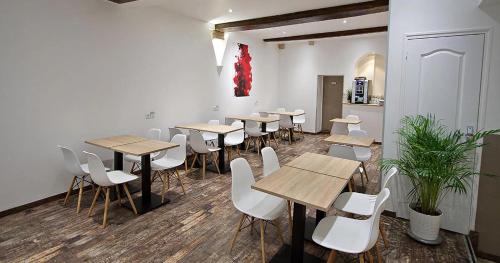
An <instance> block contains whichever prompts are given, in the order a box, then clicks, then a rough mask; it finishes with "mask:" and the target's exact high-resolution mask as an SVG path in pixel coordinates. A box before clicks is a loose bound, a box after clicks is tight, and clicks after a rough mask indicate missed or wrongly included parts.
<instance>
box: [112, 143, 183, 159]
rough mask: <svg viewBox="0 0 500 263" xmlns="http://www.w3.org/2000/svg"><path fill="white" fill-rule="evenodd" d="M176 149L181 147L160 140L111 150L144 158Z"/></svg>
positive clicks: (125, 145) (116, 147) (120, 146)
mask: <svg viewBox="0 0 500 263" xmlns="http://www.w3.org/2000/svg"><path fill="white" fill-rule="evenodd" d="M174 147H179V145H178V144H175V143H170V142H165V141H159V140H145V141H140V142H135V143H129V144H123V145H119V146H115V147H111V149H112V150H113V151H115V152H121V153H125V154H131V155H136V156H143V155H147V154H151V153H154V152H159V151H163V150H168V149H171V148H174Z"/></svg>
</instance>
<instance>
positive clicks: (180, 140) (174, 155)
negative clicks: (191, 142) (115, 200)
mask: <svg viewBox="0 0 500 263" xmlns="http://www.w3.org/2000/svg"><path fill="white" fill-rule="evenodd" d="M186 141H187V136H186V135H184V134H176V135H174V137H173V138H172V140H171V141H170V142H171V143H175V144H179V147H174V148H171V149H168V150H167V154H165V157H164V158H168V159H174V160H178V161H182V162H184V161H185V160H186Z"/></svg>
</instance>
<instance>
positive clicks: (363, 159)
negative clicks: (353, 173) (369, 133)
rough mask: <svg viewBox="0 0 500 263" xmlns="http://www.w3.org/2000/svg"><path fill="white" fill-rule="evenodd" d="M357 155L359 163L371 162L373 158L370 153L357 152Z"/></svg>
mask: <svg viewBox="0 0 500 263" xmlns="http://www.w3.org/2000/svg"><path fill="white" fill-rule="evenodd" d="M355 153H356V159H358V161H360V162H366V161H368V160H370V158H372V154H371V152H369V151H363V152H360V151H356V150H355Z"/></svg>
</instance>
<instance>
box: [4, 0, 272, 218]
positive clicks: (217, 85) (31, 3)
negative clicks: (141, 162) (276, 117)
mask: <svg viewBox="0 0 500 263" xmlns="http://www.w3.org/2000/svg"><path fill="white" fill-rule="evenodd" d="M0 36H1V37H0V38H1V44H0V122H1V123H2V125H1V127H2V132H1V134H2V136H0V149H1V151H0V167H1V174H0V211H2V210H6V209H9V208H12V207H16V206H19V205H22V204H26V203H29V202H32V201H36V200H39V199H42V198H45V197H48V196H51V195H54V194H59V193H62V192H64V191H65V190H66V189H67V186H68V185H69V183H70V177H69V176H68V174H67V173H66V172H65V171H64V169H63V167H62V161H61V159H62V156H61V153H60V152H59V151H58V149H57V148H56V145H57V144H64V145H68V146H70V147H72V148H74V149H75V150H76V151H78V152H81V150H90V151H94V152H97V153H98V154H100V155H101V156H102V157H103V159H109V158H111V157H112V154H111V153H110V152H108V151H105V150H100V149H98V148H96V147H92V146H88V145H86V144H84V143H83V141H84V140H85V139H89V138H97V137H101V136H109V135H116V134H127V133H130V134H139V135H140V134H144V133H145V131H146V130H147V129H148V128H150V127H159V128H162V129H165V130H166V129H167V128H168V127H171V126H173V125H175V124H179V123H187V122H195V121H206V120H207V119H209V118H219V119H221V120H222V119H223V114H225V113H226V112H230V111H233V110H235V109H236V107H237V106H239V107H241V108H238V109H242V111H246V110H248V111H251V110H252V109H253V103H254V101H255V100H259V106H261V107H266V108H274V107H276V105H277V104H276V103H274V101H273V100H272V99H271V98H268V97H267V96H268V95H267V94H275V90H276V86H277V84H276V83H277V77H276V76H277V72H276V71H274V70H275V67H274V65H276V63H277V52H274V53H273V50H274V49H272V48H270V47H268V46H266V45H265V44H262V43H257V41H255V40H251V39H247V38H245V37H244V35H235V36H232V38H231V39H230V42H231V41H233V42H238V38H239V37H241V38H242V41H243V42H248V43H249V44H251V45H250V52H251V55H252V56H253V61H252V66H253V68H254V89H253V90H252V92H251V96H250V97H249V98H244V99H240V98H235V97H232V95H231V94H232V84H231V83H232V81H229V80H230V79H231V78H232V74H231V72H232V71H234V68H233V66H232V63H233V62H234V55H233V53H234V46H231V45H230V44H228V46H229V47H231V48H230V50H231V51H229V52H228V53H227V54H226V55H228V54H229V56H226V58H225V64H226V65H225V66H224V72H223V73H222V75H221V76H220V77H219V76H218V74H217V71H216V62H215V56H214V51H213V48H212V43H211V40H210V36H209V32H208V30H207V25H206V24H205V23H203V22H200V21H197V20H193V19H190V18H186V17H183V16H179V15H174V14H170V13H166V12H165V11H161V10H159V9H155V8H145V7H130V6H128V7H127V6H123V5H122V6H120V5H116V4H113V3H111V2H109V1H106V0H72V1H68V0H25V1H18V0H7V1H0ZM231 57H232V58H231ZM233 74H234V73H233ZM266 84H269V86H266ZM266 103H269V104H268V105H266ZM217 104H218V105H220V108H221V110H220V111H219V112H214V111H212V106H213V105H217ZM149 111H155V112H156V118H155V119H153V120H145V118H144V115H145V114H146V113H148V112H149Z"/></svg>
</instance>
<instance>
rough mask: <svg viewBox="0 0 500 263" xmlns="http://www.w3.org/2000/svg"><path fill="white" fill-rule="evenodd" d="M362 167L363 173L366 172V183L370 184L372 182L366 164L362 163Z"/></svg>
mask: <svg viewBox="0 0 500 263" xmlns="http://www.w3.org/2000/svg"><path fill="white" fill-rule="evenodd" d="M361 165H362V166H363V172H365V177H366V183H368V182H369V181H370V179H368V172H367V171H366V167H365V162H361ZM361 176H363V175H361Z"/></svg>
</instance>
